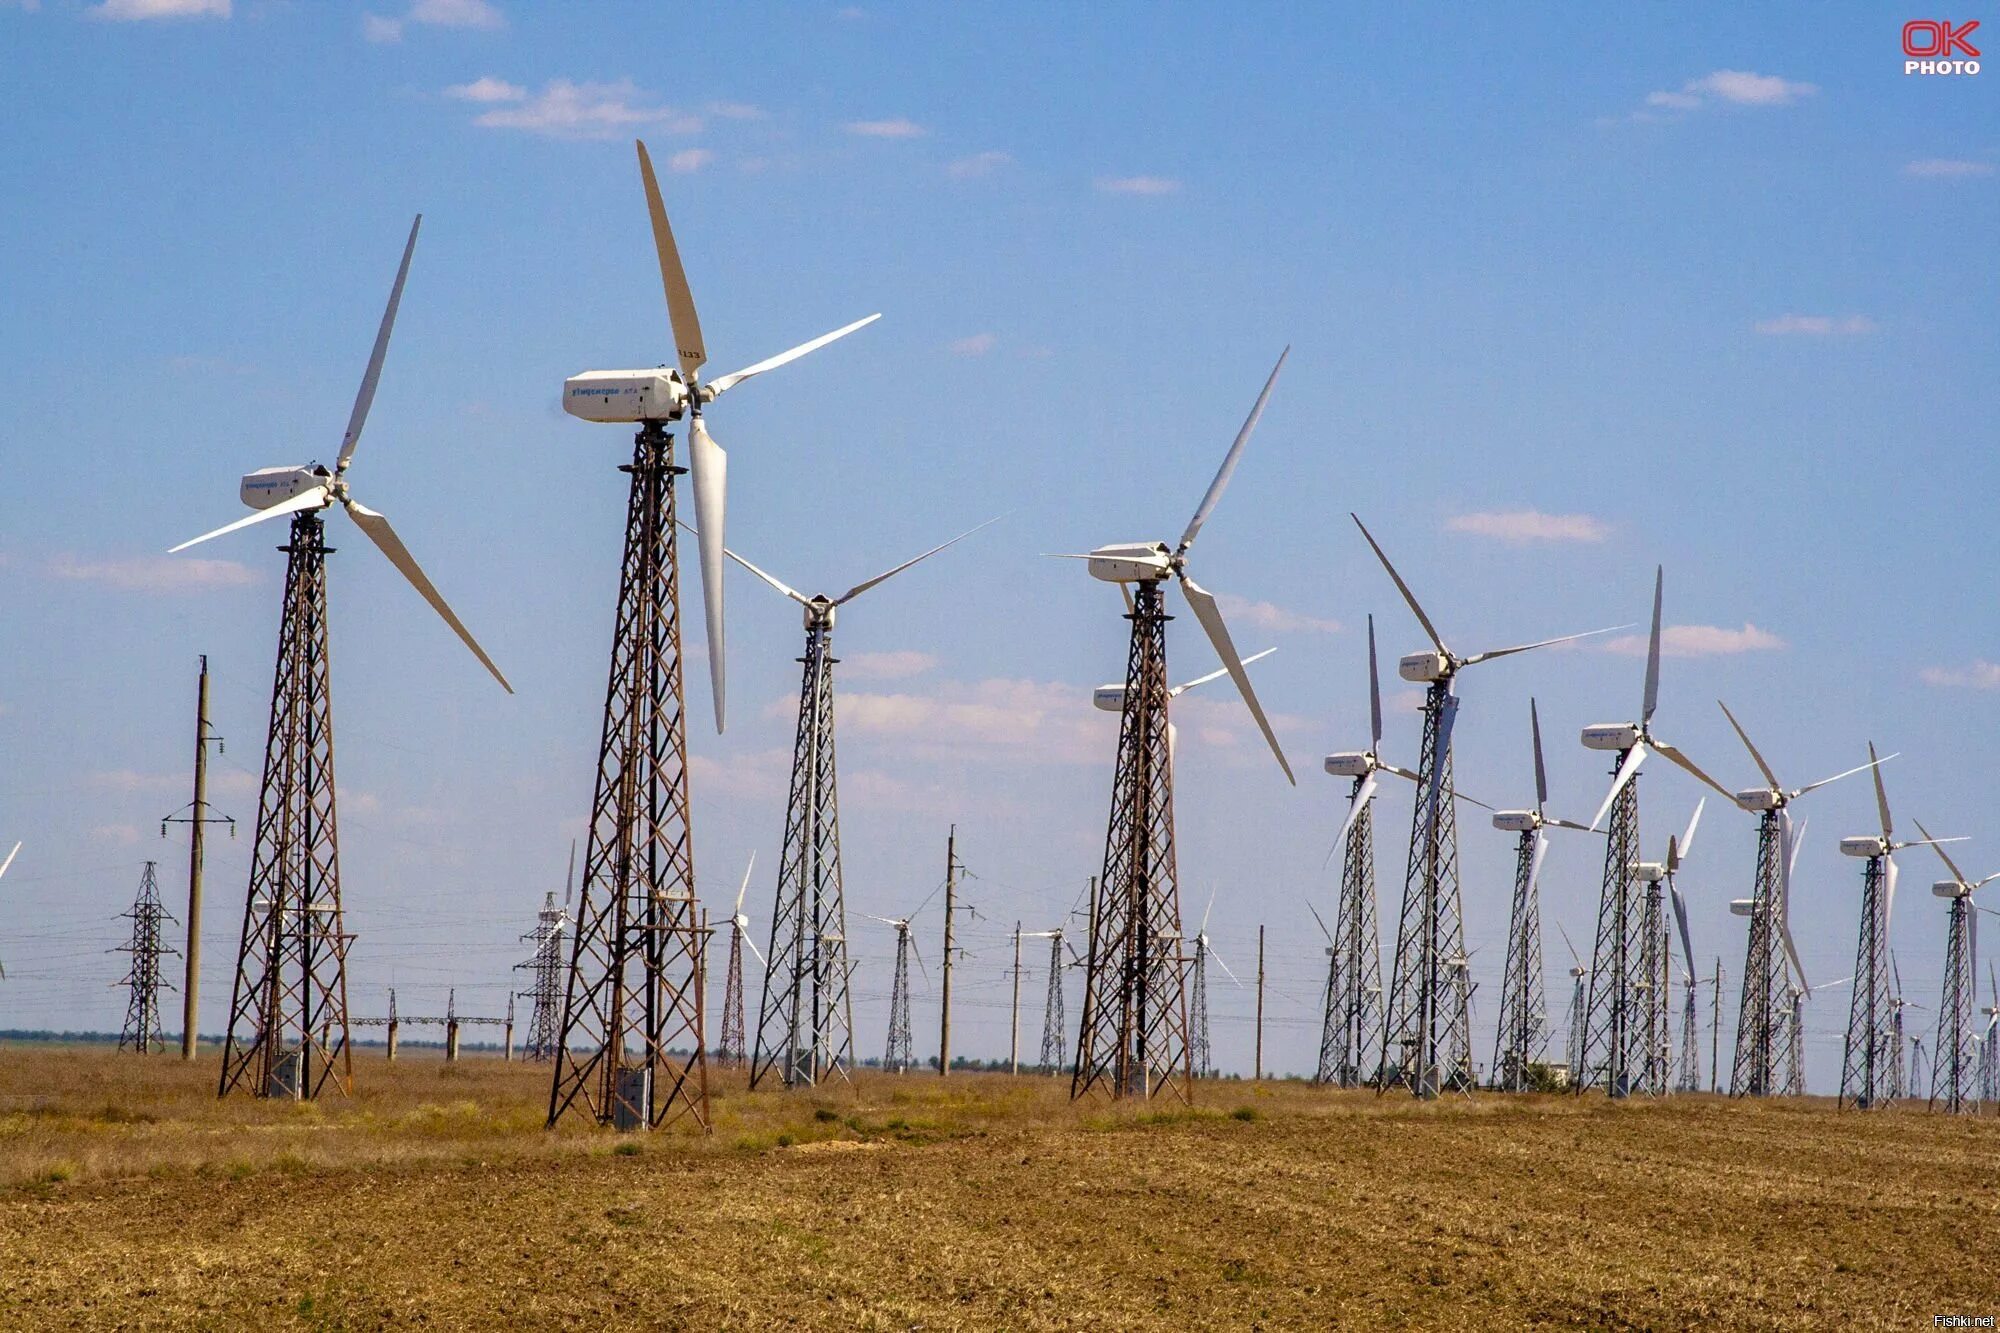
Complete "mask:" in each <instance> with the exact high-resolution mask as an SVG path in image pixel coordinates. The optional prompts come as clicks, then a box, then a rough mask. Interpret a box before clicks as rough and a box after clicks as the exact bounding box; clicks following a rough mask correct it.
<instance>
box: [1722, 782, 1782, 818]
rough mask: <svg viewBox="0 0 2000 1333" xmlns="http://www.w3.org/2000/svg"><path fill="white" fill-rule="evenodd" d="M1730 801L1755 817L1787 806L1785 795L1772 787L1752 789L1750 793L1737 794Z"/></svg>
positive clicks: (1740, 792) (1741, 792)
mask: <svg viewBox="0 0 2000 1333" xmlns="http://www.w3.org/2000/svg"><path fill="white" fill-rule="evenodd" d="M1729 799H1730V800H1732V801H1734V802H1736V804H1737V805H1738V806H1739V807H1741V808H1742V809H1745V810H1748V811H1749V812H1750V813H1751V814H1753V815H1760V814H1763V813H1764V812H1765V811H1766V810H1777V809H1779V808H1781V807H1782V806H1783V805H1784V804H1785V794H1784V793H1783V792H1781V791H1776V790H1774V789H1772V788H1770V787H1752V788H1750V789H1749V790H1748V791H1739V792H1736V793H1735V794H1733V795H1732V796H1731V797H1730V798H1729Z"/></svg>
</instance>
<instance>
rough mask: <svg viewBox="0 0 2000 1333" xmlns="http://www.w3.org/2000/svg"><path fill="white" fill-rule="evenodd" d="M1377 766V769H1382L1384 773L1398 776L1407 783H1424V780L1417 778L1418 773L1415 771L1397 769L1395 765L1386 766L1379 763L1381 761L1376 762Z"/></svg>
mask: <svg viewBox="0 0 2000 1333" xmlns="http://www.w3.org/2000/svg"><path fill="white" fill-rule="evenodd" d="M1375 766H1376V767H1377V768H1379V769H1381V770H1382V771H1383V772H1384V773H1394V774H1395V775H1396V776H1397V777H1399V778H1402V779H1403V780H1405V781H1407V782H1422V781H1423V779H1422V778H1420V777H1418V776H1417V774H1416V772H1415V771H1414V770H1412V769H1408V768H1398V767H1396V765H1394V764H1385V763H1382V762H1381V761H1379V760H1378V761H1376V765H1375Z"/></svg>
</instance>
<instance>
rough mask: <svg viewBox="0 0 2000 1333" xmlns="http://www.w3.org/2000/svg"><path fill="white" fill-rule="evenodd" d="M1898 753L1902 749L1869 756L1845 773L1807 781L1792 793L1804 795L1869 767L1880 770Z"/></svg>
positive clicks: (1900, 752) (1864, 770)
mask: <svg viewBox="0 0 2000 1333" xmlns="http://www.w3.org/2000/svg"><path fill="white" fill-rule="evenodd" d="M1900 754H1902V751H1901V750H1898V751H1897V752H1896V754H1892V755H1885V756H1884V757H1882V758H1880V759H1872V758H1871V759H1870V760H1869V761H1868V762H1867V763H1865V764H1857V765H1855V766H1854V767H1853V768H1850V769H1848V770H1847V771H1846V772H1845V773H1835V774H1834V775H1833V776H1832V777H1830V778H1821V779H1820V780H1819V781H1818V782H1808V783H1807V784H1806V785H1805V786H1803V787H1800V788H1799V789H1798V790H1797V791H1795V792H1793V793H1792V795H1793V796H1794V797H1798V796H1804V795H1805V794H1806V793H1807V792H1809V791H1813V790H1816V789H1817V788H1820V787H1824V786H1825V785H1826V784H1827V783H1829V782H1838V781H1840V780H1841V779H1842V778H1851V777H1853V776H1854V775H1855V774H1856V773H1863V772H1866V771H1867V770H1869V769H1871V768H1872V769H1875V770H1876V771H1877V772H1880V771H1881V766H1882V765H1883V764H1886V763H1888V762H1889V761H1890V760H1891V759H1894V758H1896V757H1897V755H1900Z"/></svg>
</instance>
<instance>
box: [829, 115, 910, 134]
mask: <svg viewBox="0 0 2000 1333" xmlns="http://www.w3.org/2000/svg"><path fill="white" fill-rule="evenodd" d="M841 128H842V129H844V130H846V131H847V132H848V133H849V134H858V135H860V136H861V137H862V138H864V139H918V138H922V137H923V135H924V132H925V131H924V127H923V126H921V125H919V124H917V123H916V122H915V121H914V120H904V119H903V118H901V117H900V116H899V117H895V118H893V119H890V120H850V121H848V122H847V124H845V125H843V126H842V127H841Z"/></svg>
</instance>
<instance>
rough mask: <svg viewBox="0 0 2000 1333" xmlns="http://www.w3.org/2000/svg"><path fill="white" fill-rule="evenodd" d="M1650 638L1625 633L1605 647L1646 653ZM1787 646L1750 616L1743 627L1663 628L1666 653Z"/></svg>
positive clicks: (1720, 652) (1701, 654)
mask: <svg viewBox="0 0 2000 1333" xmlns="http://www.w3.org/2000/svg"><path fill="white" fill-rule="evenodd" d="M1646 638H1647V636H1646V635H1644V634H1621V635H1619V636H1618V637H1617V638H1615V639H1607V640H1606V641H1605V644H1604V651H1605V652H1607V653H1623V654H1624V655H1625V656H1627V657H1644V656H1645V655H1646V647H1647V643H1646ZM1784 646H1785V641H1784V640H1783V639H1781V638H1779V637H1778V636H1777V635H1775V634H1773V633H1771V631H1769V630H1767V629H1759V628H1758V627H1757V626H1755V625H1753V624H1751V623H1750V622H1749V621H1747V620H1746V621H1744V622H1743V628H1742V629H1729V628H1727V627H1726V626H1723V625H1663V626H1661V628H1660V656H1662V657H1729V656H1733V655H1735V654H1737V653H1768V652H1776V651H1778V650H1779V649H1781V648H1783V647H1784Z"/></svg>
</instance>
